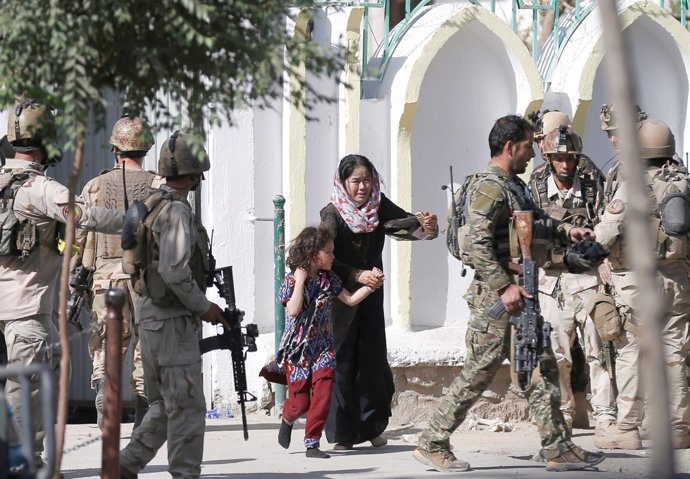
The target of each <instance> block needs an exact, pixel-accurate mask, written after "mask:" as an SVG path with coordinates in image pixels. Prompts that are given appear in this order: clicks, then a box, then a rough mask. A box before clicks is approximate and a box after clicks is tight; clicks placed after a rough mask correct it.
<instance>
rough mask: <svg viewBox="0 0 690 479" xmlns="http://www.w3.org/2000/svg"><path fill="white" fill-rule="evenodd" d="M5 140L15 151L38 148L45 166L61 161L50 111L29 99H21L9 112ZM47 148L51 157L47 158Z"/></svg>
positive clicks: (24, 151) (23, 151)
mask: <svg viewBox="0 0 690 479" xmlns="http://www.w3.org/2000/svg"><path fill="white" fill-rule="evenodd" d="M7 140H8V141H9V142H10V143H11V144H12V146H13V147H14V149H15V151H17V152H19V153H28V152H30V151H33V150H35V149H36V148H40V149H42V150H43V152H44V153H45V155H46V165H48V166H50V165H54V164H57V163H59V162H60V161H61V160H62V152H61V151H60V149H59V148H58V147H57V126H56V125H55V117H54V116H53V112H52V111H51V109H50V108H49V107H48V106H46V105H43V104H41V103H38V102H37V101H36V100H33V99H31V98H27V99H23V100H21V101H20V102H19V104H17V105H16V106H15V108H14V109H13V110H11V111H10V114H9V116H8V120H7ZM48 146H52V148H51V150H52V153H53V154H52V155H51V156H50V157H49V156H48V148H47V147H48Z"/></svg>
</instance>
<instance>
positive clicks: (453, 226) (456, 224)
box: [441, 165, 467, 277]
mask: <svg viewBox="0 0 690 479" xmlns="http://www.w3.org/2000/svg"><path fill="white" fill-rule="evenodd" d="M449 168H450V185H443V186H441V189H442V190H450V210H451V216H450V221H449V223H448V231H447V232H446V243H447V246H448V249H450V250H451V253H452V254H453V256H454V257H456V258H460V245H459V244H458V229H460V215H459V214H458V205H457V203H456V202H455V190H454V189H453V165H450V166H449ZM460 265H461V266H462V272H461V273H460V276H463V277H464V276H466V275H467V268H465V264H464V263H463V262H462V260H460Z"/></svg>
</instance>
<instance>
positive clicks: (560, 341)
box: [529, 117, 616, 435]
mask: <svg viewBox="0 0 690 479" xmlns="http://www.w3.org/2000/svg"><path fill="white" fill-rule="evenodd" d="M557 120H558V121H559V122H562V121H564V120H563V119H562V118H558V119H557ZM566 120H567V117H566ZM545 123H546V122H545ZM569 123H570V122H569V121H568V123H560V124H559V125H557V126H555V127H554V128H552V129H551V130H549V131H548V132H546V134H545V135H544V136H543V137H542V141H541V154H542V158H543V159H544V165H543V166H542V165H540V167H539V168H537V169H535V170H534V171H533V173H532V175H531V178H530V183H529V186H530V190H531V191H532V195H533V197H534V198H535V200H536V201H537V204H538V206H539V207H540V208H542V209H543V210H544V211H545V212H546V213H547V214H548V215H549V216H551V217H553V218H555V219H557V220H559V221H563V222H566V223H570V224H572V225H575V226H586V227H588V228H592V227H593V225H594V224H596V223H597V221H598V218H597V215H596V211H597V209H598V205H599V203H600V202H601V201H602V198H603V184H602V181H601V180H602V176H601V175H600V174H599V175H597V176H594V175H593V174H592V173H591V171H592V170H590V172H585V171H583V170H580V169H578V165H579V162H580V161H581V155H582V141H581V140H580V136H579V135H578V134H577V133H576V132H575V131H574V130H573V128H572V127H571V126H569ZM592 166H593V168H595V169H596V166H594V165H593V164H592ZM596 171H597V172H598V169H596ZM543 246H544V247H542V248H539V247H537V248H534V250H535V252H536V251H541V252H542V257H541V258H539V263H540V265H541V266H542V267H543V268H544V270H545V273H546V275H545V278H544V279H542V280H540V288H539V291H540V292H539V304H540V306H541V309H542V314H543V316H544V319H545V320H546V321H549V322H550V323H551V325H552V327H553V329H552V332H551V343H552V346H553V351H554V354H555V356H556V361H557V364H558V370H559V382H560V389H561V411H562V412H563V416H564V417H565V419H566V422H567V424H568V425H569V426H570V428H572V427H573V423H574V420H575V419H576V417H577V418H578V419H580V418H582V414H576V412H577V411H576V398H581V397H582V396H583V395H585V394H586V393H585V389H586V386H587V378H586V376H585V378H584V379H581V378H580V377H578V376H580V375H573V374H572V373H573V371H574V369H575V368H576V367H577V366H578V363H577V362H578V357H577V354H578V353H579V354H581V355H583V356H584V357H585V358H586V363H587V366H588V367H587V369H588V370H589V380H590V381H591V391H592V396H591V400H590V401H591V405H592V409H593V413H594V414H593V416H594V419H595V421H596V423H597V425H599V424H602V423H606V422H607V421H611V420H615V417H616V416H615V413H616V411H615V400H614V394H613V391H612V389H613V388H612V384H611V379H610V377H609V374H608V373H607V372H606V370H605V369H604V368H603V367H602V361H601V359H600V358H601V349H602V346H603V344H602V341H601V339H600V337H599V335H598V334H597V331H596V328H595V326H594V324H593V323H592V320H591V319H590V318H589V317H588V315H587V313H586V311H587V306H588V304H590V303H591V302H592V301H593V298H594V296H595V295H596V292H597V284H598V278H597V276H596V274H595V272H594V271H589V272H584V273H583V272H580V271H576V272H570V271H568V266H567V265H566V261H565V259H566V250H565V248H564V247H562V246H559V245H552V244H550V243H549V244H546V243H545V244H544V245H543ZM578 330H579V331H580V334H581V335H582V337H583V339H584V341H583V344H584V352H582V351H581V350H578V349H573V346H574V345H577V344H579V341H578ZM578 379H580V380H579V381H578ZM571 381H572V382H571ZM582 383H584V384H582ZM582 386H585V387H582ZM586 414H587V413H586V411H585V413H584V420H585V421H586V424H582V423H580V424H575V425H576V427H588V426H589V421H588V420H587V416H586ZM595 434H598V435H601V434H603V431H600V430H599V428H598V429H597V431H596V433H595Z"/></svg>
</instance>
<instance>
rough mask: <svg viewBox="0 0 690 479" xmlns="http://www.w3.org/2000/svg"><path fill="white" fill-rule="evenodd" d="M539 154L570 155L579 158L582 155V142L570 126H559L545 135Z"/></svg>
mask: <svg viewBox="0 0 690 479" xmlns="http://www.w3.org/2000/svg"><path fill="white" fill-rule="evenodd" d="M541 153H542V155H552V154H556V153H570V154H573V155H578V157H579V155H580V154H581V153H582V140H581V139H580V135H578V134H577V133H575V130H573V127H572V126H567V125H560V126H559V127H557V128H555V129H553V130H551V131H550V132H548V133H547V134H546V136H545V137H544V142H543V144H542V147H541Z"/></svg>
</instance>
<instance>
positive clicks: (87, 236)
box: [72, 116, 160, 428]
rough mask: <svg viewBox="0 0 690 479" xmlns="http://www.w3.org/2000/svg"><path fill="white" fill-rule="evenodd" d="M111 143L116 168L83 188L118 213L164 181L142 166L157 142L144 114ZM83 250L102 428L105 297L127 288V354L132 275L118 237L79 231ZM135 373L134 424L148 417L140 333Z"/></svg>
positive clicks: (128, 120) (121, 123)
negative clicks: (126, 269)
mask: <svg viewBox="0 0 690 479" xmlns="http://www.w3.org/2000/svg"><path fill="white" fill-rule="evenodd" d="M110 145H111V147H112V152H113V153H114V154H115V167H114V168H113V169H111V170H105V171H103V172H102V173H101V174H100V175H99V176H97V177H96V178H93V179H92V180H91V181H89V182H88V183H87V184H86V185H85V186H84V189H83V191H82V197H83V198H84V199H85V200H86V201H88V202H89V203H90V204H94V205H98V206H102V207H104V208H109V209H112V210H117V211H122V212H124V211H126V210H127V208H128V203H129V202H130V201H135V200H139V201H141V200H143V199H144V198H146V196H147V194H148V190H149V189H150V188H151V187H152V185H153V186H157V185H158V184H159V183H160V177H157V176H156V174H155V173H153V172H150V171H146V170H144V169H142V164H143V161H144V157H145V156H146V153H147V152H148V151H149V150H150V149H151V147H152V146H153V134H152V133H151V129H150V128H149V126H148V125H147V124H146V121H145V120H144V119H142V118H133V117H129V116H124V117H123V118H120V119H119V120H118V121H117V122H116V123H115V125H114V126H113V130H112V134H111V135H110ZM77 244H78V245H79V254H78V255H77V256H76V257H75V258H74V259H73V261H72V269H73V271H74V269H76V267H78V266H79V265H83V266H84V267H85V268H86V269H87V270H89V271H91V272H92V281H91V284H92V288H91V297H90V299H91V325H92V326H91V331H92V332H91V336H90V338H89V355H90V356H91V359H92V361H93V369H92V373H91V387H92V388H93V389H95V390H96V400H95V404H96V411H97V414H98V421H97V422H98V426H99V427H101V428H102V427H103V406H104V404H103V389H104V375H105V318H106V313H107V310H106V304H105V295H106V292H107V291H108V289H109V288H119V289H122V290H123V291H125V292H126V301H125V307H124V308H123V310H122V312H123V315H124V318H123V319H124V321H123V325H122V345H123V347H122V354H123V356H124V355H126V354H127V351H128V349H129V344H130V340H131V337H132V329H133V328H134V324H135V322H134V316H133V312H134V305H133V302H132V293H133V291H132V290H131V282H130V278H129V275H128V274H126V273H124V272H123V271H122V249H121V247H120V237H119V236H118V235H108V234H104V233H95V232H88V233H87V232H79V234H78V235H77ZM134 344H135V350H134V371H133V373H132V375H131V383H132V392H133V393H134V396H135V419H134V428H136V427H137V426H138V425H139V424H140V423H141V419H142V418H143V417H144V413H145V412H146V409H147V407H148V405H147V402H146V393H145V391H144V371H143V367H142V365H141V350H140V348H139V341H138V336H135V341H134Z"/></svg>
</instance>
